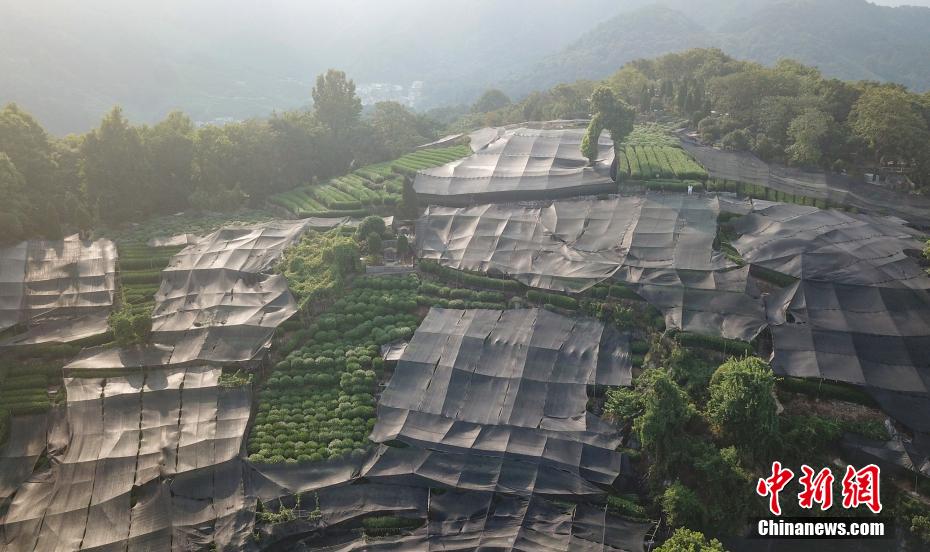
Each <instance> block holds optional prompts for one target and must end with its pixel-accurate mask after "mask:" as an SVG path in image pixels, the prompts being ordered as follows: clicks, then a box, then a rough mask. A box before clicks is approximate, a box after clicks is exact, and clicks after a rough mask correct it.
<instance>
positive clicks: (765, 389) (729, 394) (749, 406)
mask: <svg viewBox="0 0 930 552" xmlns="http://www.w3.org/2000/svg"><path fill="white" fill-rule="evenodd" d="M707 418H708V420H709V421H710V422H711V424H712V425H713V426H714V428H715V430H716V431H718V432H720V434H721V435H722V436H723V437H724V439H725V440H726V441H727V442H730V443H741V444H743V445H745V446H748V447H749V448H750V449H751V450H754V451H756V452H758V453H765V452H768V450H767V447H770V446H771V443H773V442H775V440H776V439H777V435H778V407H777V405H776V403H775V376H774V375H773V374H772V370H771V369H770V368H769V367H768V365H767V364H766V363H765V362H764V361H762V360H761V359H759V358H757V357H747V358H744V359H739V360H737V359H730V360H728V361H727V362H725V363H723V364H721V365H720V367H719V368H717V371H716V372H714V375H713V377H712V378H711V380H710V399H709V400H708V401H707Z"/></svg>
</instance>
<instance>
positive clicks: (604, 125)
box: [581, 86, 636, 165]
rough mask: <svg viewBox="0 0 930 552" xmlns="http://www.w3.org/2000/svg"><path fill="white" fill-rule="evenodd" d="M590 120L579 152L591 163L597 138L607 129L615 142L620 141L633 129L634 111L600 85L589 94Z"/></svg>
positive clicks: (596, 150)
mask: <svg viewBox="0 0 930 552" xmlns="http://www.w3.org/2000/svg"><path fill="white" fill-rule="evenodd" d="M591 110H592V115H591V122H590V123H589V124H588V132H587V134H585V136H584V138H583V139H582V142H581V153H582V155H584V156H585V157H587V158H588V161H589V162H590V163H591V164H592V165H593V164H594V161H595V160H596V159H597V153H598V147H597V144H598V140H599V139H600V136H601V132H602V131H603V130H605V129H606V130H607V131H608V132H610V137H611V139H613V141H614V143H615V144H619V143H620V142H622V141H623V140H624V139H625V138H626V137H627V135H629V134H630V132H632V131H633V121H634V119H635V117H636V112H635V111H634V110H633V108H632V107H630V106H629V104H627V103H626V101H624V100H623V98H619V97H617V96H615V95H614V93H613V91H612V90H611V89H610V88H609V87H607V86H600V87H598V88H597V89H595V90H594V93H593V94H592V95H591Z"/></svg>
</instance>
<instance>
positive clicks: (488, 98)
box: [471, 88, 511, 113]
mask: <svg viewBox="0 0 930 552" xmlns="http://www.w3.org/2000/svg"><path fill="white" fill-rule="evenodd" d="M510 103H511V102H510V98H509V97H508V96H507V94H504V93H503V92H501V91H500V90H498V89H496V88H492V89H490V90H487V91H485V93H484V94H482V95H481V97H480V98H478V100H477V101H476V102H475V103H474V105H472V106H471V110H472V112H473V113H487V112H489V111H497V110H498V109H501V108H504V107H507V106H508V105H510Z"/></svg>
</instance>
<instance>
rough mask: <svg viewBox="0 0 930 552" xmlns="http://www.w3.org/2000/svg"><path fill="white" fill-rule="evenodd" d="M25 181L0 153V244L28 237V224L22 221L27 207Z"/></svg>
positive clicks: (11, 163)
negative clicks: (0, 199) (1, 200)
mask: <svg viewBox="0 0 930 552" xmlns="http://www.w3.org/2000/svg"><path fill="white" fill-rule="evenodd" d="M25 188H26V179H25V178H23V175H22V173H20V172H19V171H18V170H17V169H16V165H14V164H13V161H12V160H10V157H9V156H8V155H7V154H5V153H3V152H0V197H2V198H4V200H3V202H0V244H8V243H14V242H18V241H20V240H23V239H25V238H27V237H28V235H27V232H26V229H27V228H28V226H29V222H28V221H26V220H24V219H25V218H26V216H27V213H28V206H27V204H26V198H25V195H24V192H25Z"/></svg>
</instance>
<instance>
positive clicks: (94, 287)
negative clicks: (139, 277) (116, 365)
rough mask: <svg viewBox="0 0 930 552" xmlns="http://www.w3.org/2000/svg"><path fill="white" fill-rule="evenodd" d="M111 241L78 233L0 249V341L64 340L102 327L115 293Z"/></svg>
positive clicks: (103, 329)
mask: <svg viewBox="0 0 930 552" xmlns="http://www.w3.org/2000/svg"><path fill="white" fill-rule="evenodd" d="M116 258H117V253H116V245H115V244H114V243H113V242H112V241H110V240H105V239H101V240H96V241H86V240H81V239H80V238H79V237H78V236H77V235H74V236H70V237H68V238H65V239H63V240H60V241H43V240H32V241H26V242H21V243H19V244H17V245H13V246H9V247H4V248H0V331H2V330H5V329H7V328H10V327H13V326H16V325H17V324H21V325H23V326H24V327H26V331H25V332H23V333H21V334H19V335H16V336H12V337H9V338H7V339H5V340H2V339H0V345H14V344H32V343H44V342H50V341H58V342H66V341H74V340H77V339H81V338H84V337H90V336H93V335H97V334H100V333H103V332H105V331H107V316H108V315H109V313H110V309H111V307H112V306H113V298H114V295H115V293H116Z"/></svg>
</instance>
